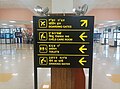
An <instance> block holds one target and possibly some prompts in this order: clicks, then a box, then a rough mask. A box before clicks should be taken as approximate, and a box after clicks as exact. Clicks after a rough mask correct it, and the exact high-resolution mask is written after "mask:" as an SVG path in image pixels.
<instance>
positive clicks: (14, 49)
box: [0, 43, 120, 89]
mask: <svg viewBox="0 0 120 89" xmlns="http://www.w3.org/2000/svg"><path fill="white" fill-rule="evenodd" d="M93 55H94V63H93V64H94V65H93V68H94V69H93V88H92V89H120V48H119V47H118V48H109V47H108V46H104V45H100V44H98V43H95V44H94V53H93ZM47 76H48V75H47ZM48 77H50V76H48ZM0 89H34V88H33V45H32V44H24V45H19V44H11V45H10V44H8V45H6V44H0Z"/></svg>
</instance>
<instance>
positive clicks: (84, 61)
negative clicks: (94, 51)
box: [79, 57, 87, 66]
mask: <svg viewBox="0 0 120 89" xmlns="http://www.w3.org/2000/svg"><path fill="white" fill-rule="evenodd" d="M84 59H85V58H84V57H82V58H81V59H80V60H79V63H80V64H81V65H82V66H84V64H83V63H86V62H87V61H86V60H84Z"/></svg>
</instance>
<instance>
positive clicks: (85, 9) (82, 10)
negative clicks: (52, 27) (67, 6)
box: [73, 4, 88, 16]
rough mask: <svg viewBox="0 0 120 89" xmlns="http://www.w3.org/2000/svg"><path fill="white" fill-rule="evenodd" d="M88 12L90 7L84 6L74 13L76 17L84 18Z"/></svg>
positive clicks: (74, 10)
mask: <svg viewBox="0 0 120 89" xmlns="http://www.w3.org/2000/svg"><path fill="white" fill-rule="evenodd" d="M87 10H88V5H87V4H84V5H83V6H79V7H78V9H75V8H74V9H73V12H75V13H76V15H79V16H84V15H85V14H86V12H87Z"/></svg>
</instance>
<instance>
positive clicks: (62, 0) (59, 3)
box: [52, 0, 73, 13]
mask: <svg viewBox="0 0 120 89" xmlns="http://www.w3.org/2000/svg"><path fill="white" fill-rule="evenodd" d="M72 12H73V0H52V13H72Z"/></svg>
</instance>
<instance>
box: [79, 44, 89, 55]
mask: <svg viewBox="0 0 120 89" xmlns="http://www.w3.org/2000/svg"><path fill="white" fill-rule="evenodd" d="M84 47H85V45H82V46H81V47H80V48H79V50H80V52H82V53H85V52H84V50H87V48H84Z"/></svg>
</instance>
